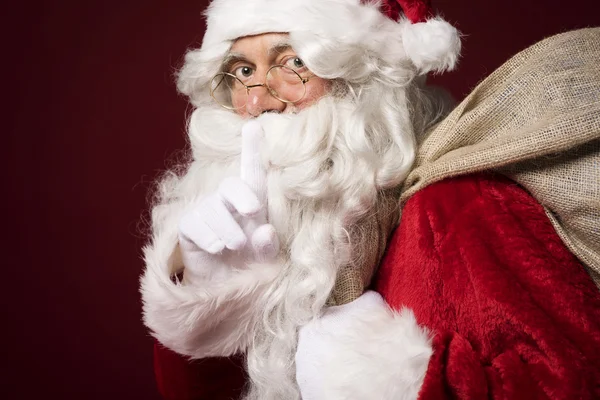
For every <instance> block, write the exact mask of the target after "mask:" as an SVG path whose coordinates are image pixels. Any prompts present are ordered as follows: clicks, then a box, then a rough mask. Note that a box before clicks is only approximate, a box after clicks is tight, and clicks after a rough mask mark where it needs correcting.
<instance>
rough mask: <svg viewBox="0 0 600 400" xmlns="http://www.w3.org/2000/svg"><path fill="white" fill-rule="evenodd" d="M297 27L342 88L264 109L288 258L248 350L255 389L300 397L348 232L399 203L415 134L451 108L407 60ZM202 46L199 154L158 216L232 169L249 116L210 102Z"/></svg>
mask: <svg viewBox="0 0 600 400" xmlns="http://www.w3.org/2000/svg"><path fill="white" fill-rule="evenodd" d="M290 38H291V39H292V43H293V45H294V48H295V50H296V51H297V52H298V54H299V56H300V57H301V58H302V59H303V60H304V62H305V63H306V65H307V66H308V67H309V68H310V69H311V71H313V72H314V73H315V74H316V75H318V76H321V77H324V78H328V79H332V80H333V81H334V82H335V83H334V85H333V86H334V89H335V90H334V93H332V95H329V96H327V97H324V98H323V99H321V100H320V101H319V102H318V103H317V104H315V105H313V106H311V107H309V108H308V109H306V110H303V111H301V112H299V113H298V114H296V115H287V114H286V115H276V114H263V115H262V116H260V117H259V121H260V122H261V123H262V125H263V127H264V129H265V138H266V143H265V144H266V146H265V147H266V148H265V149H264V156H265V157H267V158H268V161H269V164H270V166H271V167H270V169H269V176H268V183H269V192H268V196H269V197H268V198H269V209H268V210H269V222H270V223H272V224H273V225H274V226H275V228H276V230H277V232H278V234H279V235H280V242H281V244H282V254H283V255H284V263H283V265H282V266H281V269H280V272H279V275H278V277H277V278H276V280H275V282H274V283H273V284H272V285H271V287H270V288H269V289H268V290H267V291H266V293H265V294H264V296H263V299H262V311H261V313H262V318H261V320H260V321H257V322H256V324H255V326H254V330H255V334H254V337H253V340H252V342H251V343H250V344H249V346H248V348H247V352H246V355H247V358H246V359H247V370H248V374H249V377H250V386H249V390H248V392H247V394H246V398H247V399H252V400H259V399H260V400H269V399H278V400H280V399H286V400H287V399H299V398H300V394H299V391H298V387H297V384H296V382H295V366H294V354H295V351H296V343H297V331H298V328H299V327H300V326H302V325H303V324H305V323H306V322H308V321H309V320H311V319H312V318H315V317H317V316H318V315H319V313H320V312H321V310H322V309H323V307H324V306H325V304H326V302H327V300H328V298H329V296H330V293H331V292H332V289H333V287H334V284H335V280H336V275H337V273H338V271H339V269H340V268H341V267H344V266H346V265H348V264H351V263H353V261H354V260H355V259H356V258H358V257H360V254H359V253H360V252H361V247H360V246H358V247H357V246H351V241H354V240H355V239H354V238H353V237H351V235H350V234H349V232H350V231H359V232H360V229H356V226H357V224H360V223H361V221H363V220H365V219H368V218H372V217H373V215H374V214H375V213H378V212H379V213H381V212H385V213H390V215H392V214H393V210H390V207H389V204H392V205H393V204H394V202H389V199H390V197H392V198H393V196H394V193H395V190H396V189H397V188H398V187H399V185H400V184H401V183H402V182H403V180H404V179H405V177H406V176H407V174H408V172H409V170H410V168H411V166H412V163H413V160H414V156H415V148H416V136H417V135H419V134H420V133H421V132H422V131H424V130H425V129H426V128H427V127H428V126H429V125H430V124H431V123H433V122H434V121H435V120H436V119H437V118H438V117H439V116H441V115H442V114H443V113H444V112H445V111H446V108H445V106H444V105H443V104H445V103H440V102H437V101H436V97H432V96H429V94H428V93H427V91H426V90H425V89H424V88H423V86H422V85H421V83H420V82H417V80H416V76H417V72H416V70H415V69H414V66H412V64H411V63H409V62H399V63H398V64H396V65H389V64H386V63H385V62H384V61H382V60H381V59H379V58H377V57H376V56H375V55H374V53H372V52H370V51H369V49H368V48H363V47H361V46H359V45H358V44H356V45H355V44H352V43H348V42H339V41H335V40H333V39H324V38H318V37H314V36H312V37H311V36H310V34H308V33H304V34H302V35H300V34H296V35H290ZM197 56H198V53H194V51H192V52H191V53H190V54H188V56H187V58H186V65H184V67H183V69H182V70H181V72H180V75H179V88H180V90H181V91H182V92H183V93H185V94H187V95H188V96H190V97H191V98H192V99H193V102H194V104H195V105H196V106H197V109H196V110H195V111H194V112H193V113H192V116H191V118H190V121H189V126H188V132H189V140H190V144H191V148H192V155H193V161H192V163H191V165H190V166H189V167H188V168H187V169H186V174H185V175H184V176H179V175H178V174H176V173H169V174H167V177H166V178H164V179H163V180H162V181H161V182H160V183H159V193H158V197H157V199H156V205H155V207H154V210H153V222H154V226H155V228H158V225H160V224H161V221H166V218H167V217H166V216H165V215H166V214H168V213H170V212H171V211H169V204H173V203H176V202H180V201H181V198H187V199H190V198H194V197H196V196H197V194H198V192H199V191H202V190H209V189H210V187H211V186H214V184H215V182H214V181H215V180H216V179H218V178H217V176H222V173H221V175H219V174H215V173H216V171H217V170H219V169H224V170H228V171H230V172H231V171H233V170H235V168H236V167H235V165H236V160H237V158H238V157H239V153H240V132H241V126H242V124H243V122H244V121H243V120H242V119H241V118H240V117H238V116H236V115H234V114H233V113H231V112H228V111H225V110H222V109H219V108H218V106H216V105H215V104H213V103H212V102H211V99H210V97H209V96H208V93H207V92H208V89H207V88H206V86H205V85H195V84H194V82H195V81H196V78H197V76H196V74H195V71H197V68H198V65H197V64H195V63H198V62H200V59H199V58H198V57H197ZM211 62H214V60H211ZM211 180H212V181H213V182H212V183H207V184H206V185H207V187H204V188H201V187H200V186H199V182H207V181H211ZM382 208H383V210H382ZM390 218H392V217H391V216H390ZM382 234H384V235H388V234H389V232H383V233H382Z"/></svg>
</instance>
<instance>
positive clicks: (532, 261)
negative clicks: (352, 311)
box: [155, 175, 600, 400]
mask: <svg viewBox="0 0 600 400" xmlns="http://www.w3.org/2000/svg"><path fill="white" fill-rule="evenodd" d="M374 289H375V290H377V291H378V292H379V293H380V294H381V295H382V296H383V297H384V298H385V300H386V301H387V302H388V304H389V305H390V306H391V307H392V308H395V309H400V308H401V307H409V308H411V309H412V310H413V312H414V314H415V316H416V318H417V321H418V323H419V324H420V325H421V326H425V327H427V328H428V329H429V330H430V332H431V333H432V334H433V337H434V338H433V351H434V353H433V356H432V357H431V359H430V362H429V366H428V370H427V374H426V376H425V380H424V383H423V386H422V387H421V390H420V394H419V399H420V400H430V399H450V398H452V399H487V398H493V399H527V400H530V399H538V398H539V399H544V398H548V399H575V398H577V399H593V398H600V292H599V291H598V289H597V288H596V286H595V285H594V283H593V282H592V280H591V278H590V277H589V275H588V274H587V273H586V271H585V270H584V267H583V266H582V265H581V263H580V262H579V261H578V260H577V259H576V258H575V257H574V256H573V254H572V253H571V252H570V251H569V250H568V249H567V248H566V247H565V245H564V244H563V243H562V241H561V240H560V238H559V237H558V235H557V234H556V232H555V230H554V228H553V227H552V225H551V223H550V221H549V220H548V218H547V217H546V214H545V212H544V209H543V208H542V207H541V206H540V205H539V204H538V203H537V201H536V200H535V199H533V198H532V197H531V196H530V195H529V194H528V193H527V192H526V191H525V190H523V189H522V188H521V187H519V186H518V185H516V184H515V183H513V182H511V181H509V180H507V179H504V178H502V177H499V176H497V175H471V176H465V177H460V178H454V179H449V180H446V181H443V182H439V183H436V184H433V185H431V186H429V187H427V188H425V189H423V190H421V191H420V192H418V193H417V194H415V195H414V196H413V197H412V198H411V199H409V201H408V202H407V203H406V205H405V207H404V209H403V213H402V219H401V222H400V226H399V227H398V229H397V230H396V232H395V233H394V235H393V237H392V239H391V241H390V244H389V247H388V250H387V253H386V256H385V258H384V260H383V262H382V265H381V268H380V271H379V274H378V275H377V277H376V279H375V283H374ZM155 371H156V377H157V382H158V387H159V390H160V392H161V393H162V395H163V397H164V398H165V399H167V400H201V399H211V400H218V399H230V398H236V397H238V396H239V395H240V393H241V392H242V389H243V385H244V382H245V375H244V371H243V368H242V363H241V360H240V359H206V360H199V361H194V362H189V361H187V360H186V359H185V358H183V357H181V356H179V355H176V354H174V353H172V352H170V351H169V350H167V349H165V348H163V347H162V346H160V345H158V344H157V345H156V348H155Z"/></svg>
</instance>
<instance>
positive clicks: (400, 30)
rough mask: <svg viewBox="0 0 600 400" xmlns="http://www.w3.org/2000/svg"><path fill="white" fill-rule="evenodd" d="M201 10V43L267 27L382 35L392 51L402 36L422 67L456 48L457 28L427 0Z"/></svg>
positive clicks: (275, 2) (311, 0)
mask: <svg viewBox="0 0 600 400" xmlns="http://www.w3.org/2000/svg"><path fill="white" fill-rule="evenodd" d="M205 15H206V17H207V30H206V34H205V36H204V41H203V48H209V47H213V46H217V45H219V44H222V43H224V42H231V41H233V40H235V39H237V38H240V37H243V36H250V35H257V34H261V33H268V32H287V33H294V32H308V31H310V32H313V33H314V34H316V35H318V36H323V37H327V36H330V37H338V38H342V39H343V38H344V37H354V36H357V35H359V36H361V37H362V38H363V40H364V41H371V40H377V41H383V42H384V44H385V46H380V47H383V48H382V49H381V50H382V51H384V50H385V47H387V48H388V49H389V50H390V52H394V51H396V49H397V47H396V46H395V42H401V43H402V44H403V49H404V54H405V56H406V57H407V58H408V59H410V60H411V61H412V62H413V63H414V65H415V66H416V67H417V69H418V70H419V71H421V72H429V71H432V70H436V71H443V70H447V69H452V68H453V67H454V65H455V63H456V60H457V57H458V53H459V52H460V38H459V33H458V31H457V30H456V29H455V28H454V27H452V26H451V25H450V24H449V23H447V22H446V21H444V20H442V19H441V18H438V17H434V16H433V13H432V10H431V4H430V1H429V0H385V1H375V0H362V1H361V0H213V1H212V2H211V4H210V5H209V7H208V9H207V10H206V12H205ZM385 17H387V18H385ZM381 18H384V19H387V20H388V21H389V22H393V23H394V25H396V28H397V29H394V28H393V27H391V26H390V24H389V23H387V22H384V21H382V20H381Z"/></svg>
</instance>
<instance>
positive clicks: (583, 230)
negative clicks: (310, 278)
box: [329, 28, 600, 305]
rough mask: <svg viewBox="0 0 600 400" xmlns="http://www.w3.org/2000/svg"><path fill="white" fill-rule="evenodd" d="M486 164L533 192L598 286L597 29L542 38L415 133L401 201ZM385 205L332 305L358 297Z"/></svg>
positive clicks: (363, 232)
mask: <svg viewBox="0 0 600 400" xmlns="http://www.w3.org/2000/svg"><path fill="white" fill-rule="evenodd" d="M485 170H495V171H498V172H501V173H503V174H505V175H507V176H508V177H510V178H511V179H513V180H515V181H516V182H518V183H520V184H521V185H522V186H523V187H525V188H526V189H527V190H529V192H530V193H531V194H532V195H533V196H534V197H535V198H536V199H537V200H538V201H539V202H540V203H541V204H542V205H543V206H544V207H545V209H546V213H547V214H548V217H549V218H550V220H551V221H552V224H553V225H554V227H555V228H556V231H557V232H558V234H559V236H560V237H561V238H562V240H563V241H564V243H565V244H566V245H567V247H568V248H569V249H570V250H571V251H572V252H573V253H574V254H575V255H576V256H577V257H578V258H579V259H580V260H581V261H582V263H583V264H584V265H585V266H586V267H587V268H588V271H589V272H590V274H591V276H592V278H593V279H594V281H595V282H596V285H598V287H600V28H594V29H583V30H578V31H573V32H567V33H564V34H560V35H557V36H554V37H551V38H549V39H546V40H544V41H542V42H539V43H537V44H535V45H534V46H532V47H530V48H528V49H527V50H524V51H523V52H521V53H519V54H517V55H516V56H515V57H513V58H512V59H511V60H509V61H508V62H507V63H506V64H504V65H503V66H501V67H500V68H499V69H498V70H496V71H495V72H494V73H493V74H492V75H490V76H489V77H488V78H487V79H485V80H484V81H483V82H481V83H480V84H479V85H478V86H477V88H475V90H473V92H472V93H471V94H470V95H469V96H468V97H467V98H466V99H465V100H464V101H463V102H462V103H461V104H460V105H458V107H456V108H455V109H454V111H453V112H452V113H450V115H449V116H448V117H447V118H445V119H444V120H443V121H442V122H441V123H440V124H438V125H437V126H436V127H434V128H433V129H432V130H430V131H429V132H428V134H427V135H426V137H424V138H420V143H419V150H418V154H417V158H416V162H415V166H414V169H413V170H412V172H411V173H410V175H409V176H408V178H407V180H406V181H405V184H404V187H403V188H402V192H401V196H400V203H401V204H403V203H404V202H406V200H408V199H409V198H410V196H412V195H413V194H414V193H416V192H417V191H418V190H420V189H422V188H424V187H425V186H427V185H430V184H432V183H434V182H437V181H440V180H442V179H445V178H449V177H454V176H458V175H464V174H468V173H474V172H480V171H485ZM387 206H389V203H388V204H386V206H384V207H383V209H384V211H383V212H382V213H379V215H378V217H377V218H374V219H371V220H368V221H365V222H364V223H363V224H361V225H360V226H359V227H357V228H356V232H354V236H355V239H356V244H357V245H358V248H360V249H362V250H361V252H362V254H363V255H362V256H361V257H360V258H359V259H357V260H356V262H354V263H353V264H352V265H350V266H348V267H346V268H343V269H342V270H341V271H340V272H339V274H338V280H337V283H336V286H335V289H334V291H333V293H332V296H331V298H330V301H329V303H330V304H331V305H334V304H345V303H347V302H349V301H352V300H354V299H356V298H357V297H358V296H360V295H361V294H362V293H363V291H364V289H365V288H366V287H367V285H368V284H369V282H370V281H371V278H372V276H373V274H374V272H375V268H376V265H377V264H378V263H379V261H380V258H381V255H382V254H383V248H384V245H385V241H386V240H387V233H385V232H387V228H388V226H387V225H385V224H384V223H383V221H384V220H385V218H382V216H385V215H389V211H388V210H385V209H386V207H387ZM393 218H395V216H394V217H393ZM394 220H395V219H394ZM370 229H373V230H374V231H373V232H371V233H369V232H368V231H369V230H370ZM375 231H378V232H375ZM369 241H370V242H369ZM382 241H383V242H382ZM369 243H371V245H370V244H369Z"/></svg>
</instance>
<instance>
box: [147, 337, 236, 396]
mask: <svg viewBox="0 0 600 400" xmlns="http://www.w3.org/2000/svg"><path fill="white" fill-rule="evenodd" d="M154 372H155V375H156V382H157V385H158V390H159V392H160V394H161V395H162V396H163V398H164V399H165V400H229V399H238V398H239V397H240V396H241V394H242V391H243V388H244V385H245V383H246V373H245V372H244V367H243V362H242V358H241V357H232V358H207V359H204V360H194V361H190V360H188V359H187V358H186V357H183V356H181V355H180V354H177V353H174V352H173V351H171V350H169V349H167V348H165V347H164V346H162V345H161V344H160V343H156V344H155V345H154Z"/></svg>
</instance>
